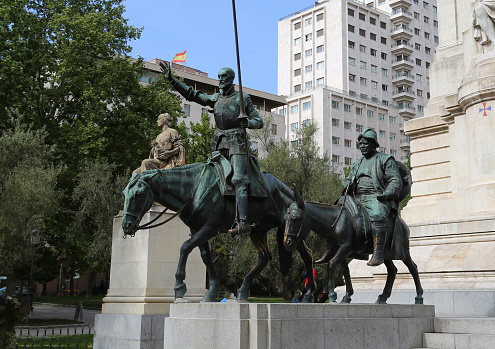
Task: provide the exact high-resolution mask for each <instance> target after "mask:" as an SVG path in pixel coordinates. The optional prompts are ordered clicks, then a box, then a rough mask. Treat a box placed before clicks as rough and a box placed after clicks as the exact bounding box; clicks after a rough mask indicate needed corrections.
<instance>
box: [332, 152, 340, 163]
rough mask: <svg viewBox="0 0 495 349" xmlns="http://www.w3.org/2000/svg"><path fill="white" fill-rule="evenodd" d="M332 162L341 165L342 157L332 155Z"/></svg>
mask: <svg viewBox="0 0 495 349" xmlns="http://www.w3.org/2000/svg"><path fill="white" fill-rule="evenodd" d="M332 162H334V163H339V162H340V156H339V155H335V154H332Z"/></svg>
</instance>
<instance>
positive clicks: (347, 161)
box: [344, 157, 352, 166]
mask: <svg viewBox="0 0 495 349" xmlns="http://www.w3.org/2000/svg"><path fill="white" fill-rule="evenodd" d="M344 163H345V164H346V165H347V166H350V165H352V158H348V157H345V158H344Z"/></svg>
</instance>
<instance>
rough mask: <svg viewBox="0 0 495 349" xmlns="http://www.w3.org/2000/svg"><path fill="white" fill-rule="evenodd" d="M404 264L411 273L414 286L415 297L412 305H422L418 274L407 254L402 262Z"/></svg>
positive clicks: (421, 289) (414, 264) (421, 290)
mask: <svg viewBox="0 0 495 349" xmlns="http://www.w3.org/2000/svg"><path fill="white" fill-rule="evenodd" d="M404 264H405V265H406V267H407V269H409V272H410V273H411V275H412V277H413V279H414V285H415V286H416V297H415V298H414V304H423V287H421V281H420V280H419V272H418V267H417V266H416V263H414V262H413V260H412V258H411V255H410V254H408V255H407V257H406V259H405V260H404Z"/></svg>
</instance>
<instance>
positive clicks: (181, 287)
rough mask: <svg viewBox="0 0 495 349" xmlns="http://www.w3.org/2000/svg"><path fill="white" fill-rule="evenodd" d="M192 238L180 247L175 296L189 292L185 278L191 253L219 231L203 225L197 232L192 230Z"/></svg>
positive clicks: (178, 296) (180, 296) (179, 296)
mask: <svg viewBox="0 0 495 349" xmlns="http://www.w3.org/2000/svg"><path fill="white" fill-rule="evenodd" d="M191 234H192V236H191V238H189V239H188V240H186V241H185V242H184V243H183V244H182V246H181V248H180V257H179V263H178V266H177V271H176V272H175V287H174V290H175V298H182V297H184V295H185V294H186V292H187V287H186V284H185V283H184V279H185V278H186V263H187V257H188V256H189V253H191V251H192V250H193V249H194V248H195V247H197V246H200V245H202V244H204V243H206V242H207V241H208V240H210V239H211V238H213V237H215V236H216V235H217V234H218V232H217V231H216V230H214V229H211V228H210V227H208V226H202V227H201V228H200V229H199V230H198V231H197V232H194V231H193V230H191Z"/></svg>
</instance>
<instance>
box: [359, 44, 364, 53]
mask: <svg viewBox="0 0 495 349" xmlns="http://www.w3.org/2000/svg"><path fill="white" fill-rule="evenodd" d="M359 51H360V52H363V53H366V46H364V45H359Z"/></svg>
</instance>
